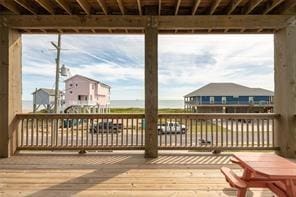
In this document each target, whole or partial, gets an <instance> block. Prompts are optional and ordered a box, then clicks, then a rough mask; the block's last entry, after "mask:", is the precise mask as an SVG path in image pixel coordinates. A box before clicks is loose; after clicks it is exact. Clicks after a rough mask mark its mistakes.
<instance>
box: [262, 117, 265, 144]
mask: <svg viewBox="0 0 296 197" xmlns="http://www.w3.org/2000/svg"><path fill="white" fill-rule="evenodd" d="M261 124H262V125H261V127H262V133H261V134H262V147H264V146H265V139H264V138H265V136H264V130H265V129H264V119H262V120H261Z"/></svg>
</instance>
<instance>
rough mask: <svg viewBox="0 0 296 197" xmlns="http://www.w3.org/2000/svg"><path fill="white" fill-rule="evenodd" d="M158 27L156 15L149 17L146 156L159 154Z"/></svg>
mask: <svg viewBox="0 0 296 197" xmlns="http://www.w3.org/2000/svg"><path fill="white" fill-rule="evenodd" d="M157 52H158V29H157V22H156V19H155V18H154V17H152V16H151V17H149V18H148V23H147V26H146V28H145V120H146V129H145V157H146V158H155V157H157V156H158V150H157V146H158V142H157V138H158V134H157V115H158V71H157V70H158V61H157Z"/></svg>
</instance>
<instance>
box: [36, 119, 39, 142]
mask: <svg viewBox="0 0 296 197" xmlns="http://www.w3.org/2000/svg"><path fill="white" fill-rule="evenodd" d="M38 138H39V119H36V145H37V146H39V140H38Z"/></svg>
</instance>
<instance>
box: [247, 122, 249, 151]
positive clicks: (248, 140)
mask: <svg viewBox="0 0 296 197" xmlns="http://www.w3.org/2000/svg"><path fill="white" fill-rule="evenodd" d="M247 147H249V120H248V119H247Z"/></svg>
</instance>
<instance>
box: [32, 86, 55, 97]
mask: <svg viewBox="0 0 296 197" xmlns="http://www.w3.org/2000/svg"><path fill="white" fill-rule="evenodd" d="M40 90H43V91H44V92H46V93H47V94H48V95H50V96H54V95H55V89H48V88H39V89H37V90H36V91H34V92H33V93H32V94H35V93H36V92H39V91H40Z"/></svg>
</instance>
